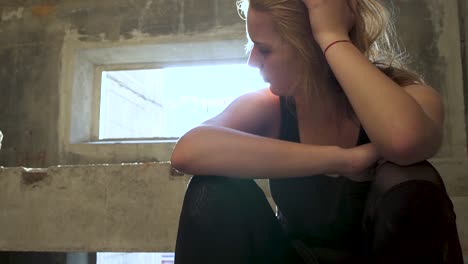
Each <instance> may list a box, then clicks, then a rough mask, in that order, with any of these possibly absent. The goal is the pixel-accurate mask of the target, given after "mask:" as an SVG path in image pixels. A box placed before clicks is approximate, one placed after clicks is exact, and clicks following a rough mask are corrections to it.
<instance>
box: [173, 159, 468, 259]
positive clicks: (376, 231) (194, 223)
mask: <svg viewBox="0 0 468 264" xmlns="http://www.w3.org/2000/svg"><path fill="white" fill-rule="evenodd" d="M363 229H364V234H365V236H366V237H365V241H367V243H368V246H367V249H368V251H367V252H366V254H365V256H363V257H360V258H359V262H360V263H364V262H367V263H457V264H458V263H463V260H462V256H461V249H460V244H459V242H458V236H457V230H456V225H455V214H454V212H453V206H452V203H451V201H450V199H449V198H448V196H447V194H446V191H445V187H444V185H443V183H442V180H441V178H440V176H439V174H438V173H437V171H436V170H435V169H434V168H433V167H432V166H431V165H430V164H429V163H428V162H421V163H418V164H414V165H411V166H405V167H402V166H398V165H395V164H392V163H388V162H387V163H384V164H383V165H381V166H379V167H378V168H377V170H376V172H375V178H374V181H373V182H372V185H371V187H370V191H369V195H368V199H367V202H366V210H365V214H364V216H363ZM293 244H294V245H295V246H293ZM311 252H312V253H311ZM317 252H320V251H317ZM175 253H176V254H175V263H176V264H186V263H192V264H198V263H207V264H215V263H224V264H231V263H232V264H234V263H255V264H262V263H269V264H270V263H288V264H289V263H355V262H357V259H358V258H348V257H342V256H334V254H326V253H325V254H321V253H317V254H315V253H314V250H309V249H306V248H304V250H302V249H301V246H300V245H299V246H298V245H297V244H295V242H294V241H290V240H289V239H288V237H287V236H286V234H285V232H284V231H283V229H282V227H281V225H280V223H279V222H278V220H277V218H276V216H275V215H274V213H273V210H272V209H271V207H270V205H269V203H268V200H267V199H266V197H265V195H264V193H263V191H262V190H261V189H260V187H258V185H257V184H256V183H255V182H254V181H253V180H245V179H233V178H226V177H219V176H194V177H193V178H192V179H191V181H190V184H189V186H188V189H187V192H186V194H185V199H184V204H183V208H182V212H181V216H180V222H179V231H178V235H177V243H176V252H175Z"/></svg>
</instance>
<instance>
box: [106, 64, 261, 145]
mask: <svg viewBox="0 0 468 264" xmlns="http://www.w3.org/2000/svg"><path fill="white" fill-rule="evenodd" d="M266 87H268V84H267V83H265V82H264V81H263V80H262V78H261V76H260V75H259V73H258V70H257V69H254V68H251V67H248V66H247V65H245V64H236V65H215V66H192V67H172V68H163V69H155V70H131V71H104V72H102V83H101V107H100V119H99V139H101V140H103V139H129V138H177V137H180V136H182V135H183V134H184V133H185V132H187V131H188V130H190V129H191V128H193V127H195V126H197V125H199V124H200V123H202V122H203V121H205V120H207V119H210V118H212V117H214V116H216V115H217V114H219V113H221V112H222V111H223V110H224V109H225V108H226V107H227V106H228V105H229V104H230V103H231V102H232V101H233V100H234V99H235V98H237V97H239V96H240V95H242V94H245V93H248V92H252V91H255V90H259V89H262V88H266Z"/></svg>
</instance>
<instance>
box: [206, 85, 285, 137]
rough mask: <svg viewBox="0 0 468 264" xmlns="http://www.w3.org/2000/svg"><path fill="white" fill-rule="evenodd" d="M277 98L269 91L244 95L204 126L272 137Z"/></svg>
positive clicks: (275, 118) (275, 121)
mask: <svg viewBox="0 0 468 264" xmlns="http://www.w3.org/2000/svg"><path fill="white" fill-rule="evenodd" d="M279 111H280V109H279V98H278V96H276V95H274V94H272V93H271V92H270V89H268V88H267V89H262V90H259V91H255V92H251V93H247V94H244V95H242V96H240V97H238V98H237V99H235V100H234V101H233V102H232V103H231V104H230V105H229V106H228V107H227V108H226V109H225V110H224V111H223V112H222V113H221V114H219V115H217V116H215V117H214V118H212V119H210V120H207V121H206V122H204V123H203V124H205V125H217V126H223V127H228V128H232V129H236V130H240V131H243V132H246V133H251V134H255V135H260V136H268V137H272V135H274V134H275V128H276V127H277V126H278V124H277V123H279V115H280V112H279Z"/></svg>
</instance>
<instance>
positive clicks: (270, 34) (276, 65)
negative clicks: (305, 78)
mask: <svg viewBox="0 0 468 264" xmlns="http://www.w3.org/2000/svg"><path fill="white" fill-rule="evenodd" d="M247 31H248V33H249V36H250V39H251V40H252V42H253V43H254V45H253V48H252V51H251V53H250V56H249V61H248V63H249V65H250V66H252V67H257V68H259V69H260V73H261V75H262V76H263V79H264V80H265V81H266V82H268V83H270V90H271V92H272V93H273V94H275V95H278V96H294V95H295V93H296V90H297V89H296V88H297V86H298V83H299V79H300V78H299V77H300V76H299V74H298V72H300V71H299V63H298V59H297V58H298V56H297V55H296V54H295V52H294V49H293V48H292V47H291V46H290V45H287V44H285V43H284V41H283V40H282V39H281V37H280V36H279V34H278V33H277V32H276V31H275V29H274V26H273V20H272V18H271V16H270V15H269V14H268V13H266V12H259V11H256V10H255V9H249V12H248V14H247Z"/></svg>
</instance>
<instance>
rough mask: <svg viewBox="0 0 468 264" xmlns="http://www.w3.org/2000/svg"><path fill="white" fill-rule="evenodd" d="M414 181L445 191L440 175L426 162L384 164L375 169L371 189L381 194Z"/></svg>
mask: <svg viewBox="0 0 468 264" xmlns="http://www.w3.org/2000/svg"><path fill="white" fill-rule="evenodd" d="M414 180H417V181H426V182H429V183H432V184H434V185H436V186H439V187H440V188H441V189H443V190H444V191H445V187H444V184H443V181H442V178H441V176H440V174H439V173H438V172H437V170H436V169H435V168H434V167H433V166H432V165H431V164H430V163H429V162H428V161H422V162H419V163H415V164H412V165H408V166H400V165H397V164H394V163H391V162H385V163H383V164H381V165H380V166H378V167H377V168H376V171H375V177H374V181H373V183H372V187H373V188H372V189H373V190H374V191H377V192H379V193H380V194H383V193H385V192H387V191H388V190H389V189H391V188H392V187H394V186H396V185H398V184H401V183H405V182H409V181H414Z"/></svg>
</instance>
